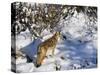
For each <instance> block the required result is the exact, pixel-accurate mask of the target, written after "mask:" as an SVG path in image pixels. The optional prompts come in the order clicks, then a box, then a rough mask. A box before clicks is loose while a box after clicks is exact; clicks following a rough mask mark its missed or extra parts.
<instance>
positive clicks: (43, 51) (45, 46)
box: [36, 32, 60, 67]
mask: <svg viewBox="0 0 100 75" xmlns="http://www.w3.org/2000/svg"><path fill="white" fill-rule="evenodd" d="M59 37H60V32H56V33H55V34H54V35H53V36H52V37H51V38H49V39H47V40H46V41H44V42H43V43H41V44H40V45H39V47H38V52H37V59H36V67H39V66H41V64H42V62H43V60H44V58H45V57H46V56H47V53H48V52H51V54H52V55H54V50H55V47H56V44H57V42H58V39H59Z"/></svg>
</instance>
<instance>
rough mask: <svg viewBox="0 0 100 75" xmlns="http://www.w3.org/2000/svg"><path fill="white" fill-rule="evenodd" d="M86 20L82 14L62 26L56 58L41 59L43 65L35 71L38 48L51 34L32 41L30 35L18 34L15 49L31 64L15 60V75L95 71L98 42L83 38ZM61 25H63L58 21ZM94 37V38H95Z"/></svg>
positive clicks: (45, 33) (48, 32) (43, 34)
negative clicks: (60, 71)
mask: <svg viewBox="0 0 100 75" xmlns="http://www.w3.org/2000/svg"><path fill="white" fill-rule="evenodd" d="M86 20H87V17H86V16H85V15H84V14H83V13H79V14H77V13H75V15H74V16H73V17H72V18H71V19H70V21H66V20H64V21H65V22H64V23H60V24H63V26H64V27H63V30H62V31H61V32H62V35H64V36H65V38H64V39H62V38H61V39H60V40H59V41H58V43H57V46H56V48H55V53H54V54H55V55H54V56H49V57H47V58H45V59H44V61H43V64H42V65H41V66H40V67H38V68H36V67H35V60H36V56H37V48H38V46H39V44H40V43H42V42H43V41H45V40H46V39H48V38H50V37H52V35H53V33H51V32H50V31H48V30H44V31H43V32H42V33H41V36H42V37H43V38H42V39H41V38H37V39H36V40H33V41H32V40H31V34H30V33H29V31H25V32H22V33H20V34H19V35H18V36H17V37H16V47H17V49H18V50H21V51H22V52H23V53H24V54H26V56H28V57H29V58H30V59H31V60H32V62H27V58H26V57H25V58H23V59H22V58H19V59H17V60H16V62H17V63H16V71H17V72H18V73H21V72H39V71H40V72H43V71H57V70H73V69H84V68H85V69H88V68H95V67H97V38H96V39H92V38H91V37H89V36H84V35H85V30H84V26H85V24H86V23H85V22H86ZM61 22H62V21H61ZM94 35H95V37H97V34H94Z"/></svg>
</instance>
